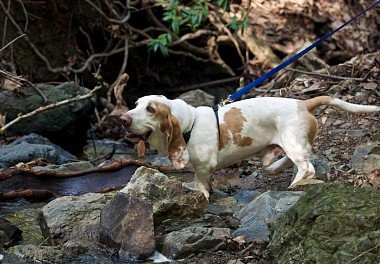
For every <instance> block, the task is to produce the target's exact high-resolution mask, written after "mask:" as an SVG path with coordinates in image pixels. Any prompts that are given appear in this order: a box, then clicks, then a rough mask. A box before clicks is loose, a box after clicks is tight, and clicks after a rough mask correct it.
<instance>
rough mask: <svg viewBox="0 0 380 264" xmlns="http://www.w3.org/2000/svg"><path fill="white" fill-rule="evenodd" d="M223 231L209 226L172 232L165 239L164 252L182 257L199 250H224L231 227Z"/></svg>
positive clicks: (173, 256)
mask: <svg viewBox="0 0 380 264" xmlns="http://www.w3.org/2000/svg"><path fill="white" fill-rule="evenodd" d="M223 231H224V232H223ZM223 231H222V230H220V229H214V228H207V227H188V228H185V229H182V230H180V231H174V232H171V233H169V234H168V235H167V236H166V237H165V239H164V242H163V244H162V252H163V253H164V254H165V255H167V256H170V257H171V258H174V259H182V258H186V257H188V256H189V255H191V254H193V253H198V252H199V251H217V250H223V249H225V248H226V242H227V239H226V237H225V236H228V233H229V229H225V230H224V229H223ZM218 234H219V235H218Z"/></svg>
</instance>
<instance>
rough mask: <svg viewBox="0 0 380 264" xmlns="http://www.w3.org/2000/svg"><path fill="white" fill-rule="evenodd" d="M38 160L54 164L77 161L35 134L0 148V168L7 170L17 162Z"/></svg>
mask: <svg viewBox="0 0 380 264" xmlns="http://www.w3.org/2000/svg"><path fill="white" fill-rule="evenodd" d="M38 158H43V159H46V160H47V161H49V162H51V163H55V164H63V163H66V162H70V161H75V160H77V157H75V156H74V155H72V154H70V153H69V152H67V151H65V150H64V149H62V148H60V147H59V146H57V145H55V144H54V143H52V142H50V140H48V139H47V138H44V137H42V136H40V135H37V134H30V135H27V136H24V137H22V138H19V139H17V140H15V141H14V142H12V143H11V144H9V145H5V146H2V147H0V168H9V167H11V166H14V165H16V164H17V163H19V162H29V161H31V160H35V159H38Z"/></svg>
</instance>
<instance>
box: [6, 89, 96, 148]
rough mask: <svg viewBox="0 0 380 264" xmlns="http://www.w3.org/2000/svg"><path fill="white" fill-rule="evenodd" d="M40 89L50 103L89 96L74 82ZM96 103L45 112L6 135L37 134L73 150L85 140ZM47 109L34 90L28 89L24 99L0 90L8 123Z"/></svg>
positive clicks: (70, 105)
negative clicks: (19, 117) (43, 107)
mask: <svg viewBox="0 0 380 264" xmlns="http://www.w3.org/2000/svg"><path fill="white" fill-rule="evenodd" d="M37 87H38V89H39V90H40V91H41V92H42V93H43V94H44V95H45V96H46V97H47V99H48V100H49V103H51V102H59V101H62V100H65V99H69V98H74V97H77V96H79V95H83V94H86V93H88V92H89V90H88V89H86V88H84V87H80V86H78V85H77V84H76V83H74V82H67V83H62V84H60V85H58V86H53V85H45V84H40V85H37ZM93 101H94V100H93V99H88V100H82V101H80V102H75V103H72V104H67V105H64V106H61V107H57V108H54V109H51V110H48V111H45V112H42V113H40V114H38V115H36V116H34V117H32V118H28V119H24V120H22V121H20V122H18V123H17V124H15V125H13V126H12V127H10V128H9V130H7V133H8V134H11V135H25V134H29V133H37V134H40V135H43V136H46V137H48V138H49V139H51V140H53V141H54V142H57V143H59V145H61V146H65V147H67V146H70V145H72V144H74V143H78V142H80V141H82V140H84V138H85V136H86V131H87V129H88V127H89V121H90V118H89V116H90V115H91V114H93V111H92V109H93V107H94V103H93ZM44 105H45V104H44V102H43V98H42V97H41V96H40V95H39V94H38V93H37V91H36V90H35V89H34V88H32V87H29V88H25V89H24V90H23V93H22V94H21V95H20V94H16V93H15V92H12V91H10V90H0V113H1V114H6V115H7V122H9V121H11V120H13V119H15V118H16V117H17V116H18V115H19V114H20V113H21V114H26V113H29V112H31V111H33V110H35V109H37V108H39V107H41V106H44Z"/></svg>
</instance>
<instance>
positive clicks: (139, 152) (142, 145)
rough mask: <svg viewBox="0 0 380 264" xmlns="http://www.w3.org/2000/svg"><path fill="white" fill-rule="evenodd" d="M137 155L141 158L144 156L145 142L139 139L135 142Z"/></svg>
mask: <svg viewBox="0 0 380 264" xmlns="http://www.w3.org/2000/svg"><path fill="white" fill-rule="evenodd" d="M137 156H138V157H139V158H143V157H144V156H145V142H144V141H143V140H140V141H139V143H138V144H137Z"/></svg>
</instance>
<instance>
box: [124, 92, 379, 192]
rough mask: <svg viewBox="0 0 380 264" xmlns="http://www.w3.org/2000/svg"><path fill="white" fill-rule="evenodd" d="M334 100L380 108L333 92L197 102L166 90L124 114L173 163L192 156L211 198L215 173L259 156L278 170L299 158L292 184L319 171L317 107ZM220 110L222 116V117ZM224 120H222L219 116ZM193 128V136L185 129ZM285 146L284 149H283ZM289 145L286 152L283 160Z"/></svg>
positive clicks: (134, 133)
mask: <svg viewBox="0 0 380 264" xmlns="http://www.w3.org/2000/svg"><path fill="white" fill-rule="evenodd" d="M321 105H329V106H334V107H338V108H340V109H343V110H346V111H350V112H355V113H366V112H368V113H370V112H377V111H380V107H378V106H365V105H358V104H351V103H347V102H344V101H342V100H339V99H335V98H332V97H329V96H320V97H316V98H313V99H308V100H304V101H302V100H296V99H288V98H275V97H267V98H253V99H246V100H242V101H238V102H235V103H231V104H228V105H225V106H223V107H220V108H219V109H218V111H217V112H215V113H214V110H213V109H212V108H210V107H197V108H195V107H192V106H190V105H188V104H187V103H185V102H184V101H182V100H180V99H175V100H169V99H167V98H166V97H164V96H161V95H150V96H145V97H142V98H140V99H139V100H138V101H137V102H136V108H135V109H133V110H130V111H128V112H126V113H124V114H123V115H122V116H121V119H122V120H123V122H124V124H125V125H126V130H127V131H128V134H127V137H130V138H132V137H138V138H140V139H143V140H146V141H148V142H149V144H150V145H151V146H153V147H154V148H156V149H157V150H158V151H159V153H160V154H161V155H168V156H169V159H170V160H171V161H172V163H173V166H174V167H175V168H177V169H181V168H183V167H184V166H185V165H186V163H187V162H188V161H189V162H190V163H191V164H192V165H193V167H194V169H195V186H196V188H197V189H198V190H199V191H201V192H203V193H204V195H205V196H206V197H207V198H208V197H209V192H210V191H211V180H212V177H211V175H212V173H213V171H214V170H216V169H220V168H223V167H226V166H229V165H232V164H234V163H236V162H238V161H241V160H244V159H249V158H251V157H253V156H262V157H263V165H264V166H265V167H266V169H267V170H268V171H270V172H272V173H278V172H280V171H282V170H283V169H285V168H286V167H288V166H289V165H291V164H292V163H295V164H296V165H297V167H298V172H297V175H296V177H295V179H294V180H293V182H292V184H291V185H290V187H292V186H293V185H294V184H295V183H296V182H298V181H299V180H301V179H303V178H311V177H313V176H314V174H315V170H314V167H313V165H312V164H311V163H310V159H309V157H310V154H311V144H312V142H313V139H314V137H315V134H316V131H317V120H316V118H315V117H314V116H313V115H312V114H311V113H312V111H313V110H314V108H316V107H318V106H321ZM216 115H217V116H218V119H219V120H218V119H217V118H216ZM218 121H219V122H218ZM184 133H190V138H189V141H188V142H185V140H184V137H183V134H184ZM281 148H282V149H281ZM282 150H284V152H285V154H286V156H285V157H283V158H281V159H279V160H277V161H276V158H277V157H278V155H279V153H280V152H281V151H282Z"/></svg>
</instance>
